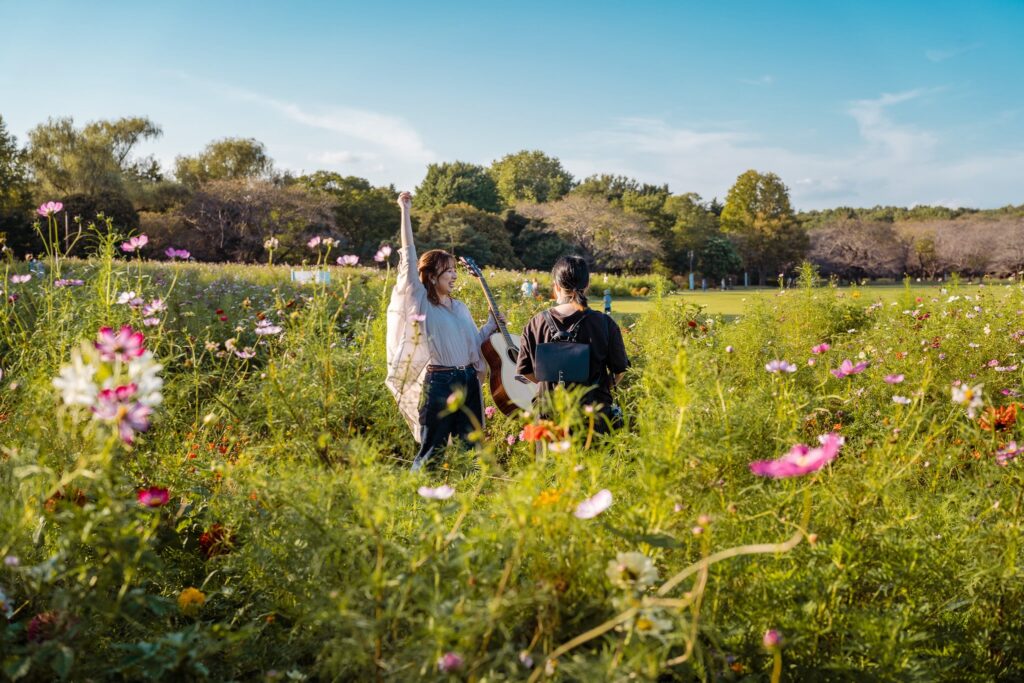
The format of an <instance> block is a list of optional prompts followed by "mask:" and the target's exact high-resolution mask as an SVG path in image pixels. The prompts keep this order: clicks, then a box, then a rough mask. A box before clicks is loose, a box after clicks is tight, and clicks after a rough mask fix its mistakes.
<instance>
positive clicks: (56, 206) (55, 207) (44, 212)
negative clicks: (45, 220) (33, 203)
mask: <svg viewBox="0 0 1024 683" xmlns="http://www.w3.org/2000/svg"><path fill="white" fill-rule="evenodd" d="M63 208H64V205H63V204H61V203H60V202H46V203H45V204H40V205H39V208H38V209H36V213H38V214H39V215H40V216H52V215H53V214H55V213H58V212H60V211H61V210H62V209H63Z"/></svg>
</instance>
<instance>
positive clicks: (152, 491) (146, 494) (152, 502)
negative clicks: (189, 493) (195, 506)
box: [136, 486, 171, 508]
mask: <svg viewBox="0 0 1024 683" xmlns="http://www.w3.org/2000/svg"><path fill="white" fill-rule="evenodd" d="M136 498H137V499H138V501H139V505H143V506H145V507H148V508H158V507H162V506H164V505H167V501H169V500H170V499H171V494H170V493H169V492H168V491H167V489H165V488H163V487H160V486H150V487H149V488H148V489H142V490H141V491H139V493H138V495H137V496H136Z"/></svg>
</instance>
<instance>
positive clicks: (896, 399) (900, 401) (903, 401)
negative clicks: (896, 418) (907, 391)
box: [892, 396, 910, 406]
mask: <svg viewBox="0 0 1024 683" xmlns="http://www.w3.org/2000/svg"><path fill="white" fill-rule="evenodd" d="M892 402H893V403H898V404H900V405H901V406H906V405H910V399H909V398H907V397H906V396H893V397H892Z"/></svg>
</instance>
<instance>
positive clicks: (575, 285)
mask: <svg viewBox="0 0 1024 683" xmlns="http://www.w3.org/2000/svg"><path fill="white" fill-rule="evenodd" d="M551 281H552V282H554V283H555V284H556V285H558V288H559V289H561V290H563V291H564V292H565V293H566V295H567V296H568V297H569V298H570V299H571V300H572V302H573V303H575V304H576V305H577V306H579V307H580V308H581V309H582V308H586V307H587V288H588V287H589V286H590V269H589V268H588V267H587V262H586V261H585V260H584V259H583V258H581V257H579V256H563V257H561V258H560V259H558V261H556V262H555V267H554V268H552V269H551Z"/></svg>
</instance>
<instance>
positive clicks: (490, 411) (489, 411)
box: [484, 406, 498, 420]
mask: <svg viewBox="0 0 1024 683" xmlns="http://www.w3.org/2000/svg"><path fill="white" fill-rule="evenodd" d="M497 412H498V409H497V408H495V407H494V406H487V407H486V408H484V417H486V418H487V419H488V420H490V419H491V418H492V417H494V415H495V413H497Z"/></svg>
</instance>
